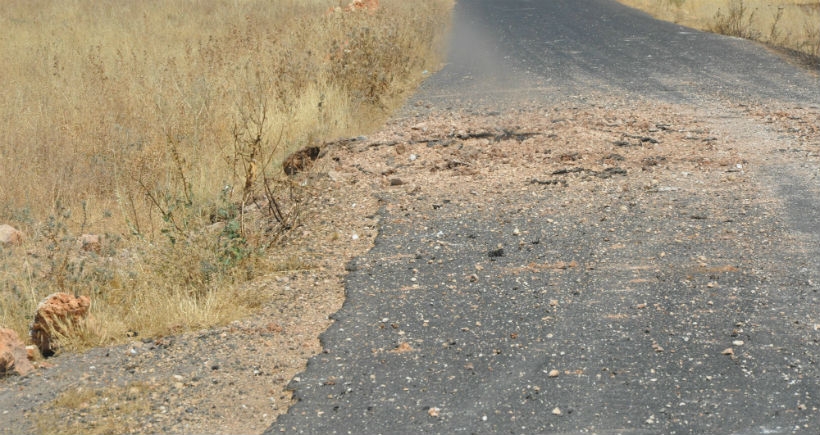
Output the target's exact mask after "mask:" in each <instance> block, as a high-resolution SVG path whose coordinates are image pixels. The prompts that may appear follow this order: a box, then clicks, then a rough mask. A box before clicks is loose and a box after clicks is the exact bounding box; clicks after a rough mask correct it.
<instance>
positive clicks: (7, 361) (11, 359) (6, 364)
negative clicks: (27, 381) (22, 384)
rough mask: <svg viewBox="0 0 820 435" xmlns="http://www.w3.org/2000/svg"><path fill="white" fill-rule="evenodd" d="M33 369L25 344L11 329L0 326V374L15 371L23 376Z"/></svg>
mask: <svg viewBox="0 0 820 435" xmlns="http://www.w3.org/2000/svg"><path fill="white" fill-rule="evenodd" d="M32 370H34V366H33V365H32V364H31V362H29V360H28V355H27V354H26V346H25V345H24V344H23V342H22V341H21V340H20V337H19V336H18V335H17V333H16V332H14V330H12V329H5V328H0V376H4V375H7V374H10V373H12V371H14V372H16V373H17V374H18V375H20V376H25V375H27V374H28V373H29V372H31V371H32Z"/></svg>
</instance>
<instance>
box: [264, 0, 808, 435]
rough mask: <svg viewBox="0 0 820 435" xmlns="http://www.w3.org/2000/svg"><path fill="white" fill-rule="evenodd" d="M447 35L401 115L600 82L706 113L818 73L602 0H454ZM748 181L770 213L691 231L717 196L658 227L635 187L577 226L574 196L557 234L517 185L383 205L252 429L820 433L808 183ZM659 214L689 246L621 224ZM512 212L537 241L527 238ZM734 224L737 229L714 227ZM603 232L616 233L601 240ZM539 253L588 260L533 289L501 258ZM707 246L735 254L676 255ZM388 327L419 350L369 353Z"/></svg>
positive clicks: (769, 176)
mask: <svg viewBox="0 0 820 435" xmlns="http://www.w3.org/2000/svg"><path fill="white" fill-rule="evenodd" d="M451 47H452V49H451V53H450V58H449V63H448V65H447V67H445V68H444V69H443V70H442V71H441V72H439V73H438V74H436V75H435V76H433V77H432V78H430V79H429V80H428V81H427V82H426V83H425V84H424V85H423V87H422V90H421V91H420V93H419V94H418V95H416V96H415V97H414V101H413V102H412V103H411V104H409V105H408V107H407V108H406V111H409V112H412V111H417V110H421V109H419V108H423V107H424V106H425V105H429V106H433V107H437V108H452V109H464V108H470V109H474V110H493V109H496V108H497V109H501V108H506V107H510V106H514V105H516V104H519V103H521V102H524V101H536V102H541V103H544V104H556V102H560V101H572V100H576V101H580V100H583V99H587V100H588V99H590V98H595V97H594V96H595V95H618V96H619V97H621V98H624V97H625V98H635V99H656V100H664V101H669V102H674V103H685V104H691V105H695V106H700V105H703V107H704V113H705V114H707V113H708V114H715V113H719V112H720V111H721V110H722V109H721V107H723V105H735V106H736V105H738V104H745V103H750V102H765V101H779V102H788V103H789V104H795V105H803V106H809V107H815V108H816V107H817V106H818V105H820V81H818V78H817V76H816V75H813V74H812V73H810V72H807V71H805V70H802V69H800V68H797V67H794V66H792V65H790V64H789V63H787V62H785V61H784V60H783V59H782V58H780V57H779V56H777V55H775V54H773V53H771V52H769V51H768V50H766V49H765V48H762V47H760V46H758V45H756V44H753V43H749V42H747V41H742V40H739V39H735V38H725V37H721V36H717V35H711V34H705V33H700V32H697V31H694V30H691V29H686V28H683V27H680V26H677V25H674V24H669V23H663V22H659V21H656V20H653V19H651V18H650V17H648V16H647V15H645V14H643V13H640V12H637V11H633V10H631V9H628V8H625V7H623V6H620V5H618V4H616V3H614V2H610V1H605V0H551V1H536V0H505V1H498V0H460V1H459V2H458V5H457V7H456V11H455V26H454V29H453V39H452V46H451ZM760 177H761V180H762V182H763V183H766V184H767V185H769V186H770V187H771V190H772V191H773V192H775V193H777V194H778V195H780V196H781V197H782V198H783V203H784V204H785V205H786V207H785V210H786V211H785V212H783V214H772V213H771V212H769V211H767V209H764V208H762V206H759V205H755V203H754V202H751V203H750V202H748V198H743V197H742V196H732V195H729V194H727V196H726V197H725V198H723V199H721V200H720V201H725V202H726V204H725V209H724V210H723V211H721V214H722V218H721V220H719V221H715V222H712V221H710V223H709V224H708V225H697V228H698V230H697V232H696V233H687V231H690V229H691V228H693V224H692V219H705V218H703V217H702V216H701V215H700V214H701V212H700V211H698V210H699V208H701V207H704V208H705V207H706V205H703V204H706V203H707V202H708V203H709V204H711V205H710V206H714V205H715V204H717V203H718V202H716V201H713V200H708V201H707V199H699V198H688V199H686V200H685V201H683V203H678V204H677V207H680V208H681V209H682V210H685V211H683V212H681V216H683V217H682V218H681V219H682V220H680V221H676V220H675V219H674V218H669V219H668V220H667V221H665V222H663V223H658V221H657V220H652V215H653V212H660V209H658V210H653V209H651V207H652V205H650V204H645V205H643V207H644V208H645V209H644V210H643V211H640V212H634V213H633V212H630V213H624V214H622V215H620V216H618V218H617V219H616V221H615V222H613V223H612V224H611V226H608V227H605V226H600V227H599V226H584V225H581V224H578V222H579V221H580V220H582V219H580V216H579V215H578V213H581V212H580V211H571V210H569V211H566V212H565V213H564V214H557V215H556V216H553V221H557V222H558V224H555V222H551V224H550V225H559V226H561V227H562V228H563V230H561V231H553V230H551V229H550V228H552V227H551V226H550V225H547V224H545V222H544V220H543V219H542V217H540V216H538V215H534V214H529V213H528V212H526V211H524V212H522V211H521V210H526V208H517V207H515V206H513V205H514V203H515V201H512V200H511V207H510V208H509V209H506V210H505V209H504V207H499V208H498V209H496V211H495V212H494V213H492V214H488V213H487V212H486V211H483V212H482V211H479V210H470V209H469V208H466V209H462V210H458V211H457V212H451V213H440V214H435V213H433V212H432V211H431V213H430V215H429V216H425V217H424V219H423V220H420V219H416V220H414V219H409V221H408V219H407V218H406V216H395V215H391V214H390V213H387V212H383V216H382V226H381V229H380V235H379V237H378V238H377V242H376V246H375V247H374V248H373V250H372V251H371V252H369V253H368V254H367V255H366V256H365V257H362V258H359V259H357V260H355V262H354V264H352V265H351V266H350V269H351V273H350V275H349V276H348V280H347V301H346V302H345V305H344V307H343V308H342V310H341V311H340V312H339V313H337V314H336V315H335V319H336V322H335V323H334V325H332V326H331V328H330V329H329V330H328V331H327V332H326V333H325V334H324V335H323V337H322V342H323V345H324V347H325V349H326V351H325V353H323V354H321V355H318V356H316V357H314V358H312V359H311V361H310V363H309V366H308V368H307V370H306V372H305V373H303V374H301V375H300V376H299V377H298V378H297V379H294V381H293V383H292V386H293V388H294V390H295V397H296V398H297V399H298V402H297V403H296V404H295V405H294V406H293V407H292V408H291V409H290V411H289V412H288V414H286V415H283V416H282V417H280V418H279V419H278V420H277V422H276V423H275V424H274V425H272V426H271V427H270V428H269V429H268V431H267V432H266V433H280V432H287V433H408V432H410V433H414V432H432V433H497V432H506V433H599V434H616V433H617V434H644V433H646V434H656V433H657V434H670V433H678V434H680V433H736V434H770V433H778V434H779V433H801V434H802V433H806V434H818V433H820V416H819V415H818V411H817V410H818V409H820V368H818V366H817V363H818V360H819V359H820V348H818V340H820V336H819V335H818V331H817V327H816V326H814V325H813V324H812V323H811V322H812V320H814V321H817V320H818V313H819V312H820V305H818V302H820V301H818V290H819V289H820V264H818V260H817V258H818V257H820V248H818V245H820V243H818V242H819V241H820V213H818V206H817V204H818V198H820V195H818V190H819V189H818V186H817V181H816V179H814V180H810V179H806V178H804V177H802V176H801V175H800V174H799V173H796V172H793V171H790V170H788V168H778V167H774V166H773V167H771V168H768V169H765V170H763V171H762V172H761V174H760ZM701 200H702V201H703V204H701V203H699V201H701ZM718 205H719V204H718ZM621 206H622V207H623V209H625V210H626V209H629V210H632V209H640V208H641V204H637V205H636V204H631V203H630V204H622V205H621ZM499 210H501V211H499ZM587 213H592V214H591V215H589V216H586V217H589V218H590V219H591V220H593V221H594V220H596V219H600V220H601V221H603V220H605V218H606V216H604V215H601V216H598V215H597V214H596V213H605V211H597V212H587ZM655 216H657V214H656V215H655ZM610 221H611V220H610ZM747 223H748V224H749V227H748V228H747V227H745V225H746V224H747ZM659 225H660V226H661V228H662V229H663V230H664V231H662V234H663V233H665V234H670V235H676V234H677V236H675V237H676V238H686V240H687V241H686V242H685V243H683V242H680V240H676V242H675V243H672V242H671V238H664V237H646V236H643V238H641V239H636V237H641V236H640V235H638V233H639V231H636V228H647V227H654V228H658V226H659ZM513 228H517V229H520V230H521V232H522V233H525V234H531V235H539V236H537V237H536V236H533V237H531V240H529V239H528V240H526V242H525V245H524V246H527V248H525V249H521V248H520V247H521V246H522V245H521V243H520V239H519V238H517V236H515V235H514V234H513ZM687 228H689V229H687ZM738 228H746V229H745V230H743V231H747V232H745V233H744V232H743V231H741V230H738ZM691 231H694V230H691ZM727 231H735V232H737V231H740V233H741V234H742V235H743V236H748V238H746V239H745V241H743V240H740V241H734V242H729V241H726V240H725V237H722V236H723V235H725V234H726V232H727ZM764 233H765V237H764V236H761V235H760V234H764ZM681 234H684V235H686V234H688V236H687V237H683V236H681ZM670 237H672V236H670ZM612 239H615V240H623V241H624V243H625V244H626V245H627V246H629V247H630V249H627V250H621V251H619V252H618V253H617V258H615V257H613V255H616V254H614V253H612V251H611V250H610V251H608V250H607V246H609V245H608V244H607V243H611V240H612ZM736 239H744V237H738V238H736ZM795 240H797V242H795ZM436 241H441V243H438V244H436V243H434V242H436ZM604 241H606V243H605V242H604ZM798 242H799V243H798ZM434 245H435V246H438V247H434ZM498 246H501V247H504V248H505V251H504V254H503V255H497V254H500V253H499V252H496V251H495V250H496V249H497V247H498ZM515 247H519V248H515ZM659 252H663V253H664V255H659V254H658V253H659ZM549 253H570V254H571V255H569V257H571V258H572V259H573V260H575V261H577V262H578V263H579V264H583V265H587V264H597V265H599V266H598V267H594V268H586V267H578V268H570V269H568V270H566V271H565V272H564V273H562V274H560V275H559V276H557V277H553V281H551V284H550V286H549V287H550V288H553V289H555V291H556V292H558V293H556V296H551V295H544V294H543V292H540V291H534V289H538V288H542V287H543V283H542V282H539V280H540V279H543V277H540V276H538V275H537V274H531V275H528V276H518V275H513V274H509V273H502V271H503V270H508V269H509V268H512V267H515V266H516V265H526V264H528V263H530V262H532V261H542V256H543V255H547V254H549ZM703 254H705V255H706V256H708V257H709V258H710V259H715V258H717V259H720V261H722V263H721V264H744V265H747V266H749V270H747V271H736V270H735V269H734V268H727V269H724V270H723V271H722V272H705V273H703V274H701V275H699V274H698V273H694V272H692V270H694V269H687V268H686V267H683V266H681V264H683V263H686V262H688V261H689V260H690V259H692V258H697V257H698V256H700V255H703ZM397 258H398V259H399V260H397ZM649 259H651V260H649ZM438 260H443V262H439V261H438ZM704 261H706V259H705V258H704ZM710 261H711V260H710ZM647 262H650V264H649V265H648V266H647V267H645V268H642V267H639V266H641V265H646V264H647ZM477 264H481V265H483V266H482V267H483V272H482V280H480V281H479V284H477V285H470V284H469V283H461V282H459V283H458V284H457V285H454V288H453V291H451V292H421V291H420V292H410V293H407V292H404V293H401V292H400V291H399V290H398V288H399V287H401V285H400V284H402V283H408V282H411V281H412V282H414V283H417V284H419V285H420V286H421V287H422V288H434V287H438V284H439V283H441V284H442V285H443V284H444V283H445V282H450V278H451V277H452V276H463V275H464V274H469V273H471V271H473V270H474V269H473V268H474V267H475V265H477ZM607 264H609V265H610V267H607V266H606V265H607ZM616 264H617V265H621V266H623V267H615V266H616ZM629 266H631V267H629ZM704 267H705V266H704ZM694 268H695V269H697V268H698V267H697V266H694ZM642 274H648V276H643V275H642ZM693 275H694V276H693ZM718 275H719V276H718ZM484 276H486V279H483V277H484ZM718 288H719V289H723V290H716V289H718ZM553 297H554V298H555V299H556V300H560V301H561V303H560V304H558V305H553V304H551V303H548V301H550V300H551V299H552V298H553ZM567 301H570V302H571V303H567V304H566V306H567V307H566V308H562V307H563V306H564V305H565V302H567ZM641 301H655V302H657V303H656V304H653V303H651V302H650V304H649V305H648V307H645V306H641V307H638V306H639V305H640V302H641ZM646 308H649V309H646ZM636 309H641V310H642V311H641V312H640V313H639V314H635V311H634V310H636ZM397 334H401V335H400V336H399V335H397ZM402 341H406V342H411V343H413V346H414V351H413V352H407V353H403V352H378V351H374V350H375V349H393V348H394V347H395V346H396V344H397V343H399V342H402ZM727 348H732V349H733V352H734V354H731V355H730V354H724V352H723V350H725V349H727ZM553 370H557V373H556V372H552V371H553ZM551 372H552V373H551ZM556 374H557V376H555V375H556Z"/></svg>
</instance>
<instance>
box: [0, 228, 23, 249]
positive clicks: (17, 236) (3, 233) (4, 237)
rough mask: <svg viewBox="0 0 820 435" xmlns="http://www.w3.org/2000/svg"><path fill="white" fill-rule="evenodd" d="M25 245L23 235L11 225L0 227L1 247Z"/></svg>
mask: <svg viewBox="0 0 820 435" xmlns="http://www.w3.org/2000/svg"><path fill="white" fill-rule="evenodd" d="M21 244H23V233H21V232H20V230H18V229H17V228H14V227H13V226H11V225H6V224H2V225H0V245H17V246H19V245H21Z"/></svg>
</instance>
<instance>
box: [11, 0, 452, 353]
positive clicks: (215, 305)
mask: <svg viewBox="0 0 820 435" xmlns="http://www.w3.org/2000/svg"><path fill="white" fill-rule="evenodd" d="M337 3H338V2H337V1H336V0H307V1H300V2H297V1H282V2H273V3H271V2H269V1H263V0H239V1H235V2H222V3H212V4H208V5H200V4H196V5H194V4H191V3H190V2H186V1H183V0H170V1H160V0H146V1H143V2H139V3H129V2H120V1H116V0H101V1H91V0H72V1H68V0H57V1H54V2H49V3H37V5H36V6H35V5H34V4H32V3H30V2H27V1H23V0H10V1H8V2H5V3H4V5H3V6H4V14H2V16H0V26H2V27H3V28H4V29H6V30H7V32H6V36H7V37H6V38H5V40H4V44H2V45H0V55H2V56H3V58H4V59H10V61H9V62H5V63H4V64H3V65H0V76H2V77H3V78H4V83H5V84H6V86H4V87H3V88H2V89H0V127H2V128H3V131H5V132H7V134H4V135H3V136H2V137H1V138H0V165H1V166H2V170H0V186H3V188H2V189H0V204H2V208H0V222H3V223H10V224H13V225H16V226H18V227H21V229H23V230H24V232H25V233H26V234H27V235H28V236H29V237H28V238H27V240H26V242H25V244H24V246H22V247H17V248H2V250H0V255H2V258H3V263H2V264H0V320H2V322H3V325H4V326H9V327H12V328H14V329H15V330H17V332H18V333H19V334H21V335H23V336H25V334H26V333H27V327H28V323H29V322H30V320H31V319H30V318H31V316H32V315H33V310H34V308H35V306H36V304H37V302H38V301H39V300H41V299H42V298H43V297H45V296H46V295H48V294H50V293H52V292H54V291H56V290H62V291H66V292H69V293H75V294H87V295H89V296H91V297H92V300H93V303H92V307H91V312H92V313H91V314H92V316H93V317H94V319H95V321H94V324H93V325H90V326H89V328H88V330H87V331H85V332H84V333H83V334H82V335H83V337H81V339H78V340H75V341H74V342H72V343H69V345H67V347H68V348H83V347H87V346H91V345H96V344H101V343H108V342H116V341H122V340H125V339H126V338H127V337H126V332H128V331H138V332H139V333H140V335H141V336H150V335H152V334H162V333H167V332H169V331H180V330H185V329H192V328H202V327H207V326H211V325H214V324H219V323H224V322H227V321H230V320H233V319H235V318H237V317H241V316H246V315H248V313H250V312H252V310H253V309H256V308H258V307H259V306H261V305H262V304H264V303H265V296H264V294H263V293H262V292H252V291H251V292H248V291H239V290H238V289H239V288H240V287H241V286H242V283H243V282H246V281H247V280H248V279H252V278H253V277H255V276H256V275H257V274H258V273H259V272H258V271H260V270H266V269H268V268H270V267H272V266H271V265H270V264H268V263H269V262H270V260H269V259H268V257H269V253H270V250H271V249H279V245H278V243H279V242H280V241H281V240H282V239H283V238H284V237H286V236H287V234H288V232H289V231H290V230H291V229H293V228H296V227H297V226H298V225H299V224H300V222H301V221H302V219H307V218H309V217H308V216H305V214H304V212H303V210H302V208H303V204H304V201H305V198H306V197H309V195H311V192H310V186H309V185H305V186H302V185H294V184H293V183H291V182H290V181H289V180H288V179H287V178H286V177H284V176H283V174H282V171H281V162H282V160H283V158H284V157H285V156H286V155H288V154H289V153H291V152H292V151H294V150H296V149H299V148H302V147H305V146H308V145H313V144H314V143H315V142H320V141H323V140H328V139H333V138H336V137H339V136H344V135H353V134H361V133H362V132H364V131H366V130H367V129H370V128H373V127H375V126H376V125H379V124H380V123H381V122H382V121H383V120H384V119H385V118H386V117H387V116H388V115H389V114H390V111H391V110H393V109H394V108H395V107H397V105H398V104H399V103H400V102H401V101H402V98H404V96H406V95H407V93H408V92H409V91H410V90H411V89H413V87H414V86H416V85H417V84H418V82H419V81H420V80H421V77H422V74H421V72H422V71H424V70H435V69H436V67H437V66H438V64H439V62H440V44H441V41H442V40H443V38H442V34H443V32H444V30H445V28H446V22H447V20H448V14H449V10H450V8H451V6H452V1H451V0H420V1H418V2H412V3H411V4H409V3H408V2H402V1H400V0H383V1H382V2H381V3H382V8H381V9H380V11H378V12H377V13H374V14H368V13H353V12H352V13H345V12H339V13H328V12H327V11H328V8H329V7H330V6H335V5H336V4H337ZM203 29H204V30H203ZM55 34H59V35H60V38H58V39H55V38H53V37H52V35H55ZM85 233H92V234H104V235H105V238H104V239H105V244H104V246H103V247H102V248H101V250H100V252H99V253H96V252H85V251H83V250H82V249H81V248H80V247H79V246H78V242H77V241H78V238H79V237H80V235H82V234H85ZM296 263H299V262H296ZM287 267H291V266H287ZM292 267H296V268H300V269H301V268H304V267H306V266H305V265H299V264H294V265H292ZM69 341H71V340H69Z"/></svg>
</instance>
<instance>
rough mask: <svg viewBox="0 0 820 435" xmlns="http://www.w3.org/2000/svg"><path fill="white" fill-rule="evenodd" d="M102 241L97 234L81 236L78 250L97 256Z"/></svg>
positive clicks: (100, 249)
mask: <svg viewBox="0 0 820 435" xmlns="http://www.w3.org/2000/svg"><path fill="white" fill-rule="evenodd" d="M102 240H103V238H102V236H100V235H99V234H83V235H82V236H80V239H79V244H80V249H81V250H83V251H85V252H93V253H95V254H99V253H100V251H102Z"/></svg>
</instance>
